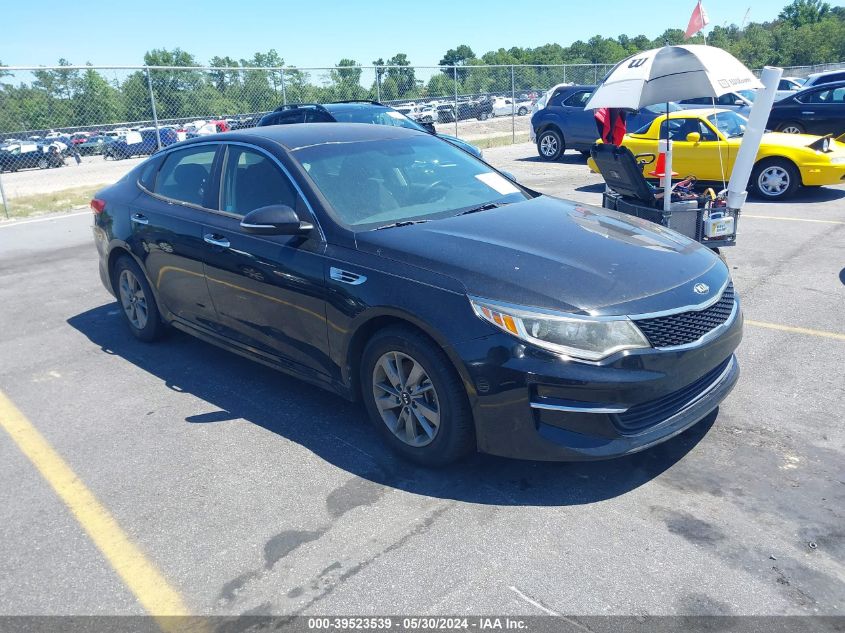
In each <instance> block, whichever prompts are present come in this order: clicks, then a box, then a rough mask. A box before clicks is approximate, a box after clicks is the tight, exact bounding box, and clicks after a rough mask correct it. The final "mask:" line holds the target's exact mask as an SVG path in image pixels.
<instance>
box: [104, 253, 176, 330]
mask: <svg viewBox="0 0 845 633" xmlns="http://www.w3.org/2000/svg"><path fill="white" fill-rule="evenodd" d="M112 283H113V284H114V291H115V294H116V295H117V300H118V302H119V303H120V306H121V308H122V309H121V312H122V313H123V317H124V321H125V322H126V325H127V326H128V327H129V331H130V332H132V335H133V336H134V337H135V338H137V339H139V340H141V341H144V342H145V343H152V342H153V341H155V340H156V339H158V338H160V337H161V335H162V333H163V332H164V323H163V322H162V320H161V314H160V313H159V311H158V305H157V304H156V300H155V296H154V295H153V291H152V288H150V284H149V283H147V277H146V276H145V275H144V273H143V271H141V267H140V266H138V264H136V263H135V260H133V259H132V258H131V257H129V256H128V255H122V256H121V257H120V258H119V259H118V260H117V262H115V265H114V273H113V276H112Z"/></svg>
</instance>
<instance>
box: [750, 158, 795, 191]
mask: <svg viewBox="0 0 845 633" xmlns="http://www.w3.org/2000/svg"><path fill="white" fill-rule="evenodd" d="M750 184H751V189H752V191H753V192H754V193H755V194H757V195H758V196H759V197H761V198H763V199H764V200H784V199H786V198H788V197H790V196H791V195H793V194H794V193H795V192H796V191H797V190H798V187H799V186H800V185H801V174H800V173H799V172H798V168H797V167H795V165H794V164H793V163H791V162H790V161H788V160H786V159H784V158H766V159H764V160H761V161H760V162H759V163H757V164H756V165H755V166H754V169H753V170H752V172H751V183H750Z"/></svg>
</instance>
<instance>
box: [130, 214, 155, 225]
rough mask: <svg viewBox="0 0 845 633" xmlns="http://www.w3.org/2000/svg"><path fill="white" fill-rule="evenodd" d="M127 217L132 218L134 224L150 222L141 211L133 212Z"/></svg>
mask: <svg viewBox="0 0 845 633" xmlns="http://www.w3.org/2000/svg"><path fill="white" fill-rule="evenodd" d="M129 219H130V220H132V221H133V222H134V223H135V224H149V223H150V221H149V220H148V219H147V216H145V215H144V214H143V213H133V214H132V217H131V218H129Z"/></svg>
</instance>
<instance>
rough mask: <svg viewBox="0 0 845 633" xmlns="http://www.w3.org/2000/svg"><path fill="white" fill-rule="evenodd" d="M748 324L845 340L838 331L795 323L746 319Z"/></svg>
mask: <svg viewBox="0 0 845 633" xmlns="http://www.w3.org/2000/svg"><path fill="white" fill-rule="evenodd" d="M745 324H746V325H752V326H754V327H762V328H767V329H769V330H780V331H781V332H792V333H793V334H808V335H810V336H820V337H822V338H832V339H834V340H837V341H845V334H838V333H837V332H825V331H824V330H812V329H810V328H806V327H795V326H793V325H780V324H779V323H766V322H765V321H751V320H750V319H745Z"/></svg>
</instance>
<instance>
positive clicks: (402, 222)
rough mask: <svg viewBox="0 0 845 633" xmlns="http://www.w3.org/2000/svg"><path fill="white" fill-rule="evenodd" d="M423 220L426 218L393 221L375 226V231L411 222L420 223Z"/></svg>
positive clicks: (409, 224) (410, 223)
mask: <svg viewBox="0 0 845 633" xmlns="http://www.w3.org/2000/svg"><path fill="white" fill-rule="evenodd" d="M423 222H428V220H401V221H399V222H394V223H393V224H385V225H383V226H377V227H376V228H375V230H376V231H380V230H382V229H393V228H396V227H397V226H411V225H412V224H422V223H423Z"/></svg>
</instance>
